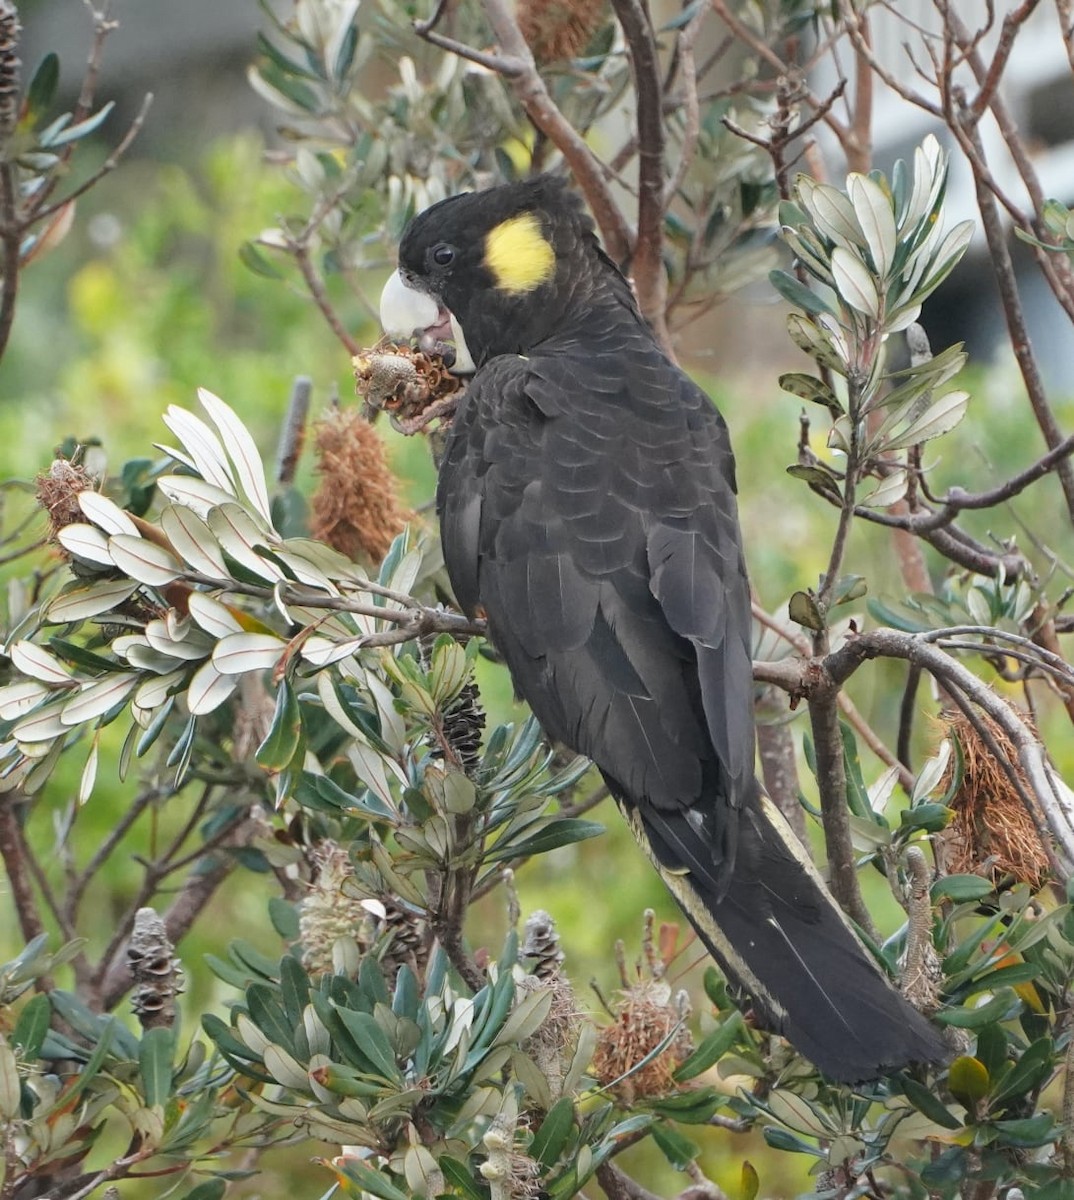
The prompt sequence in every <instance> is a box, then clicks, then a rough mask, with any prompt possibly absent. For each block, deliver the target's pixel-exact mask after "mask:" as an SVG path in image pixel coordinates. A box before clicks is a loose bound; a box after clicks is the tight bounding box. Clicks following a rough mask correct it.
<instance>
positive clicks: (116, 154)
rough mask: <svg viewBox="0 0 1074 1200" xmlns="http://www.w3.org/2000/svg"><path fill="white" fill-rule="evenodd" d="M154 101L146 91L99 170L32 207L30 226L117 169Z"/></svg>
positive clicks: (49, 215)
mask: <svg viewBox="0 0 1074 1200" xmlns="http://www.w3.org/2000/svg"><path fill="white" fill-rule="evenodd" d="M152 103H153V93H152V92H146V94H145V98H144V99H143V100H142V105H141V107H140V108H139V109H138V113H137V115H136V116H135V118H134V120H133V121H132V122H131V123H130V126H129V127H128V129H127V132H126V133H125V134H124V135H123V137H122V138H121V139H120V140H119V141H118V142H117V143H116V147H115V149H114V150H113V151H112V153H111V154H109V156H108V157H107V158H106V159H105V160H104V162H103V163H101V165H100V166H99V167H98V168H97V170H96V171H94V172H93V174H92V175H91V176H90V177H89V178H88V179H85V180H83V182H82V183H80V184H79V185H78V187H76V188H74V189H73V190H72V191H70V192H68V194H67V195H66V196H63V197H62V198H61V199H59V200H56V201H54V202H53V203H52V204H49V205H47V206H46V207H44V208H31V209H30V210H29V212H28V213H27V219H26V222H25V224H26V225H27V226H28V225H29V224H30V223H34V224H36V223H37V222H38V221H47V220H48V218H49V217H51V216H55V214H56V213H58V212H59V211H60V209H61V208H63V207H65V206H66V205H68V204H71V203H72V202H73V201H75V200H77V199H78V198H79V196H84V195H85V194H86V192H88V191H89V190H90V188H92V187H96V185H97V184H98V183H100V182H101V180H102V179H103V178H104V177H105V176H106V175H110V174H111V173H112V172H113V171H114V170H115V169H116V167H118V166H119V164H120V161H121V160H122V158H123V156H124V155H125V154H126V153H127V151H128V150H129V149H130V147H131V144H132V143H133V142H134V139H135V138H136V137H137V136H138V134H139V133H141V132H142V127H143V126H144V125H145V119H146V117H147V116H148V115H149V107H150V105H151V104H152Z"/></svg>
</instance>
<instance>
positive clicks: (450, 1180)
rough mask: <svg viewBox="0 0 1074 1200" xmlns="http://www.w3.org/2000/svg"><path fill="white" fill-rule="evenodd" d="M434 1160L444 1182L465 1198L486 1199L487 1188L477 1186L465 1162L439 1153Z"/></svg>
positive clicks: (470, 1199)
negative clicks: (442, 1175)
mask: <svg viewBox="0 0 1074 1200" xmlns="http://www.w3.org/2000/svg"><path fill="white" fill-rule="evenodd" d="M546 1119H547V1118H546ZM436 1161H437V1165H438V1166H439V1167H440V1170H441V1171H443V1173H444V1182H445V1183H447V1184H448V1185H449V1186H450V1187H451V1188H452V1189H453V1190H454V1191H456V1192H459V1193H461V1194H462V1195H463V1196H465V1197H466V1200H488V1190H487V1188H481V1187H479V1186H478V1184H477V1181H476V1179H475V1177H474V1172H473V1171H472V1170H471V1169H470V1168H469V1167H468V1166H467V1165H466V1164H465V1163H461V1162H459V1160H458V1159H457V1158H452V1157H451V1155H450V1154H441V1155H440V1157H439V1158H438V1159H437V1160H436Z"/></svg>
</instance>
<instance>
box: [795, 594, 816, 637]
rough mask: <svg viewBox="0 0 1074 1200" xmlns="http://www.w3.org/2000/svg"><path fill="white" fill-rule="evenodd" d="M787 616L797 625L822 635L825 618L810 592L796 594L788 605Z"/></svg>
mask: <svg viewBox="0 0 1074 1200" xmlns="http://www.w3.org/2000/svg"><path fill="white" fill-rule="evenodd" d="M787 615H788V616H789V617H790V619H791V620H792V621H793V622H794V623H795V624H796V625H801V626H803V627H804V628H806V629H812V630H814V631H815V632H817V633H820V632H821V631H822V630H823V629H824V617H823V616H822V615H821V611H820V608H819V607H818V605H817V602H816V600H815V599H814V597H813V596H811V595H810V594H809V593H808V592H795V593H794V594H793V595H792V596H791V598H790V600H789V601H788V603H787Z"/></svg>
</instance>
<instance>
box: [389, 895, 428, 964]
mask: <svg viewBox="0 0 1074 1200" xmlns="http://www.w3.org/2000/svg"><path fill="white" fill-rule="evenodd" d="M381 903H382V904H383V906H384V916H383V917H382V918H381V925H380V929H379V930H378V934H379V935H380V936H379V937H378V939H377V940H378V942H379V943H381V944H382V945H383V946H384V949H383V951H382V953H381V955H380V965H381V968H382V969H383V971H384V978H385V979H386V980H387V982H388V986H389V987H391V986H392V985H393V984H394V982H395V977H396V975H397V974H398V973H399V968H400V967H401V966H403V965H404V964H406V965H407V966H409V967H410V968H411V969H412V970H413V971H414V973H415V974H416V975H419V976H420V975H421V973H422V971H423V970H424V968H425V963H426V961H427V960H428V957H429V951H428V946H427V945H426V938H425V933H426V929H425V922H424V921H423V920H422V918H421V917H419V916H418V915H417V913H414V912H411V911H410V910H409V909H406V908H404V907H403V906H402V905H401V904H400V903H399V902H398V901H397V900H396V899H395V898H394V897H393V896H387V897H384V898H383V899H382V901H381Z"/></svg>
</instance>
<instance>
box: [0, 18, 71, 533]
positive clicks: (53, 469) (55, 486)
mask: <svg viewBox="0 0 1074 1200" xmlns="http://www.w3.org/2000/svg"><path fill="white" fill-rule="evenodd" d="M2 3H3V0H0V5H2ZM0 12H2V9H0ZM93 485H94V480H93V476H92V475H90V473H89V472H88V471H87V470H86V468H85V467H83V466H80V465H79V464H78V463H73V462H71V461H69V460H68V459H66V458H57V459H55V460H54V461H53V463H52V466H50V467H49V469H48V473H47V474H41V475H38V477H37V502H38V504H40V505H41V507H42V508H43V509H44V510H45V512H47V513H48V522H49V540H50V541H55V540H56V534H57V533H59V531H60V530H61V529H63V528H65V527H66V526H68V525H74V524H75V523H76V522H78V521H84V520H85V519H86V518H85V517H84V516H83V514H82V509H81V507H80V506H79V503H78V493H79V492H85V491H88V490H90V489H91V488H92V487H93Z"/></svg>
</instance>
